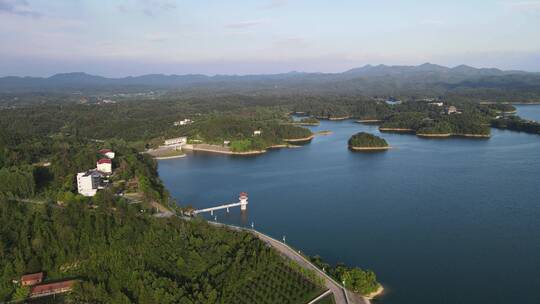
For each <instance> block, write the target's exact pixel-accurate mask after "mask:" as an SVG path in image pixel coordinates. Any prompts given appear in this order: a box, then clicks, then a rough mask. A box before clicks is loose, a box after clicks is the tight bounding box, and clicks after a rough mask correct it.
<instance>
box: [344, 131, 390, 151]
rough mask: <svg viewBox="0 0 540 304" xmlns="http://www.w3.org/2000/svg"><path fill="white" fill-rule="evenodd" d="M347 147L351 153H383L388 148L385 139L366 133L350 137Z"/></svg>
mask: <svg viewBox="0 0 540 304" xmlns="http://www.w3.org/2000/svg"><path fill="white" fill-rule="evenodd" d="M348 146H349V149H351V150H353V151H383V150H388V149H389V148H390V146H389V145H388V143H387V142H386V140H385V139H383V138H380V137H378V136H376V135H373V134H370V133H366V132H359V133H356V134H354V135H353V136H351V138H349V141H348Z"/></svg>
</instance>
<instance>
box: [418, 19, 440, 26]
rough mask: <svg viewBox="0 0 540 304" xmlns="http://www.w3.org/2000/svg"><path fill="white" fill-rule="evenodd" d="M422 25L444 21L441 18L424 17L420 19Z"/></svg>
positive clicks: (438, 23) (437, 23)
mask: <svg viewBox="0 0 540 304" xmlns="http://www.w3.org/2000/svg"><path fill="white" fill-rule="evenodd" d="M420 24H423V25H444V24H445V22H444V21H443V20H441V19H424V20H421V21H420Z"/></svg>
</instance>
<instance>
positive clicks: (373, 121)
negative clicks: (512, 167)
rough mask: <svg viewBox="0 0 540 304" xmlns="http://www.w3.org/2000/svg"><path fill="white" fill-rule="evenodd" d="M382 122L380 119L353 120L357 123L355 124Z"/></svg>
mask: <svg viewBox="0 0 540 304" xmlns="http://www.w3.org/2000/svg"><path fill="white" fill-rule="evenodd" d="M381 121H382V120H381V119H359V120H355V121H354V122H357V123H376V122H381Z"/></svg>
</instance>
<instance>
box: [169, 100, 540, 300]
mask: <svg viewBox="0 0 540 304" xmlns="http://www.w3.org/2000/svg"><path fill="white" fill-rule="evenodd" d="M518 108H519V113H518V114H519V115H520V116H522V117H524V118H528V119H536V120H540V106H519V107H518ZM313 130H315V131H317V130H332V131H333V132H334V134H333V135H330V136H319V137H316V138H315V139H314V140H313V142H312V143H311V144H308V145H306V146H304V147H302V148H297V149H283V150H276V151H272V152H269V153H266V154H265V155H262V156H258V157H248V158H246V157H229V156H217V155H207V154H191V155H189V156H188V157H186V158H183V159H173V160H164V161H160V162H159V174H160V176H161V178H162V179H163V181H164V182H165V184H166V186H167V188H168V189H169V190H170V191H171V193H172V195H173V196H174V197H175V198H176V199H178V200H179V201H180V202H181V203H182V204H191V205H193V206H194V207H208V206H213V205H216V204H217V203H219V202H234V201H236V198H237V194H238V192H240V191H247V192H249V207H248V213H247V215H245V216H240V211H239V210H238V209H234V210H231V213H230V214H226V213H225V212H218V213H216V215H217V217H218V221H223V222H228V223H233V224H237V225H249V224H251V222H254V224H255V228H256V229H258V230H260V231H262V232H265V233H268V234H270V235H272V236H274V237H276V238H281V237H282V236H283V235H286V239H287V242H288V243H290V244H292V245H293V246H295V247H297V248H300V249H302V250H303V251H304V252H306V253H307V254H310V255H314V254H319V255H321V256H323V257H324V258H325V259H326V260H327V261H329V262H332V263H335V262H345V263H347V264H349V265H355V266H360V267H362V268H368V269H372V270H374V271H375V272H376V273H377V275H378V277H379V279H380V281H381V282H382V283H383V285H384V286H385V288H386V290H387V293H386V294H385V295H384V296H383V297H382V298H380V300H378V301H377V302H379V303H384V304H397V303H426V304H433V303H540V136H538V135H531V134H525V133H518V132H510V131H500V130H495V129H493V130H492V138H491V139H489V140H474V139H444V140H440V139H439V140H429V139H421V138H418V137H416V136H412V135H398V134H386V133H384V134H382V135H380V136H382V137H384V138H385V139H386V140H387V141H388V142H389V143H390V144H391V145H392V146H393V147H394V149H392V150H390V151H388V152H381V153H353V152H350V151H348V150H347V148H346V142H347V139H348V138H349V137H350V136H351V135H352V134H354V133H356V132H359V131H368V132H372V133H375V134H377V135H379V132H378V131H377V127H376V126H369V125H362V124H356V123H354V122H352V121H342V122H329V121H323V122H322V123H321V125H320V126H319V127H316V128H313Z"/></svg>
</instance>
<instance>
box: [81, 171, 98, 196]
mask: <svg viewBox="0 0 540 304" xmlns="http://www.w3.org/2000/svg"><path fill="white" fill-rule="evenodd" d="M100 184H101V174H100V173H99V172H97V171H93V170H90V171H87V172H80V173H77V191H78V192H79V194H82V195H84V196H94V195H96V192H97V190H98V189H99V188H100Z"/></svg>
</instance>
